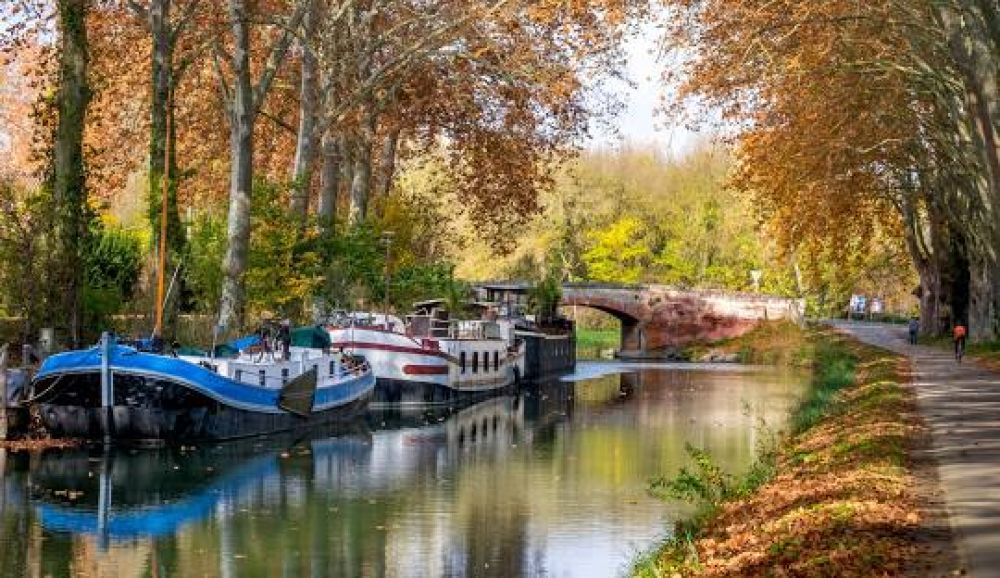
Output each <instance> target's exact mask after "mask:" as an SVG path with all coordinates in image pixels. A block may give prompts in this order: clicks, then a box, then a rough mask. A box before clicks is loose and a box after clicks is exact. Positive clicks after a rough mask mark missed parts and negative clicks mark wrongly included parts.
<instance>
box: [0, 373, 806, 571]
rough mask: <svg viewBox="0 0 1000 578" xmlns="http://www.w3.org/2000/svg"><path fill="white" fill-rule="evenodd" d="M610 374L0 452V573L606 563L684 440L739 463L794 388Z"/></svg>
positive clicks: (664, 520) (645, 537)
mask: <svg viewBox="0 0 1000 578" xmlns="http://www.w3.org/2000/svg"><path fill="white" fill-rule="evenodd" d="M591 369H593V368H592V367H588V366H584V368H583V370H584V371H588V370H591ZM596 373H602V372H593V373H592V374H596ZM603 373H604V374H603V375H601V376H599V377H591V378H588V379H585V380H583V381H576V382H559V383H554V384H548V385H545V386H538V387H535V388H532V389H529V390H526V391H523V392H521V393H520V394H519V395H517V396H508V397H499V398H495V399H491V400H487V401H484V402H482V403H479V404H477V405H474V406H472V407H468V408H465V409H462V410H460V411H439V412H401V411H384V412H380V413H373V414H371V415H370V416H369V419H368V420H367V423H365V424H357V425H356V426H354V427H353V428H352V429H351V430H349V431H336V432H322V433H318V434H314V435H311V436H307V437H289V436H286V437H279V438H271V439H268V440H251V441H244V442H238V443H229V444H223V445H213V446H208V447H199V448H185V449H183V450H181V449H175V448H170V449H157V450H143V451H134V450H133V451H120V450H119V451H111V452H104V451H103V450H100V449H94V450H71V451H55V452H46V453H44V454H41V455H34V456H29V455H26V454H16V455H15V454H6V455H5V454H2V453H0V472H2V478H0V481H2V484H0V530H2V533H0V568H3V569H4V571H5V572H11V573H12V574H15V575H25V576H42V575H52V576H66V575H105V574H107V575H115V576H131V575H184V576H187V575H222V576H234V575H238V576H256V575H260V576H272V575H287V576H302V575H309V576H382V575H387V576H428V575H449V576H518V575H536V574H540V573H545V574H553V575H559V576H561V575H580V576H589V575H608V574H614V573H615V572H616V571H618V570H620V569H621V568H622V567H623V564H625V563H627V561H628V560H629V559H630V558H631V556H632V555H633V554H634V552H635V551H636V550H638V549H641V548H645V547H647V546H648V545H649V544H650V543H651V542H652V541H653V540H654V539H655V538H656V537H657V536H659V535H661V534H662V532H663V531H664V530H665V529H666V528H668V527H669V525H670V520H671V519H672V518H674V517H675V516H676V515H677V514H678V511H677V509H676V507H675V506H671V505H667V504H663V503H661V502H659V501H656V500H654V499H652V498H650V497H649V496H647V495H646V493H645V484H646V480H648V479H649V478H650V477H652V476H655V475H660V474H669V473H671V472H672V471H675V470H676V468H677V467H679V466H680V465H682V464H683V463H685V455H684V444H685V442H691V443H694V444H696V445H700V446H703V447H708V448H709V449H711V450H712V451H713V452H715V453H716V454H717V455H718V456H719V457H720V460H721V461H722V462H723V463H724V464H726V465H727V466H728V467H730V468H738V467H742V466H745V465H746V463H748V460H749V459H750V457H751V456H752V451H753V447H754V436H755V433H754V427H753V426H754V421H755V417H754V415H752V414H753V413H754V412H757V413H759V414H761V415H764V416H768V417H769V418H770V419H771V420H772V421H775V420H776V418H777V416H780V415H782V414H783V413H784V411H785V410H786V408H787V407H788V405H789V404H790V403H792V401H793V400H794V399H795V397H796V395H797V394H798V391H799V383H800V381H801V380H800V379H799V378H798V377H796V376H787V375H779V374H775V373H768V372H734V371H726V372H716V371H709V370H694V371H692V370H687V369H676V368H661V367H656V366H652V367H648V366H643V367H641V368H638V369H637V370H634V371H629V372H627V373H608V372H603ZM748 407H749V408H750V409H751V411H750V412H749V414H748V411H747V408H748Z"/></svg>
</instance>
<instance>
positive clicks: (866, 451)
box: [633, 328, 962, 576]
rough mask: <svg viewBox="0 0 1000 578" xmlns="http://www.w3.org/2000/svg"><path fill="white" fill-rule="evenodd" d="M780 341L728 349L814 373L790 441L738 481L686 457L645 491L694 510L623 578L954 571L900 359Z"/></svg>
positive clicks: (924, 433) (765, 454) (752, 340)
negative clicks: (688, 503) (806, 366)
mask: <svg viewBox="0 0 1000 578" xmlns="http://www.w3.org/2000/svg"><path fill="white" fill-rule="evenodd" d="M771 330H772V331H773V328H772V329H771ZM780 335H783V337H782V338H781V339H774V337H775V335H772V336H764V335H762V334H760V333H759V332H758V333H757V334H756V335H750V336H748V337H747V338H746V339H745V340H743V341H742V343H741V344H737V345H738V346H740V347H745V348H746V349H747V350H748V351H752V352H753V355H756V356H763V357H771V358H773V359H775V360H795V362H796V363H811V364H812V366H813V373H814V379H813V381H812V384H811V385H810V388H809V390H808V393H807V394H806V396H805V398H804V399H803V401H802V403H801V404H800V405H799V406H798V407H797V408H796V409H795V410H793V412H792V416H791V420H790V422H789V424H790V426H789V433H788V435H787V436H784V437H782V438H781V441H780V442H778V443H776V445H774V446H773V447H770V448H768V447H763V448H760V450H759V451H761V455H760V456H759V458H758V463H757V464H756V465H755V466H753V467H751V468H750V469H749V470H748V472H749V473H748V474H747V475H744V476H740V477H734V476H728V475H727V474H725V473H723V470H722V469H721V468H718V467H717V466H715V465H714V463H713V462H712V458H711V456H710V454H706V453H702V452H699V451H698V450H696V449H694V450H691V451H690V453H691V454H692V457H693V458H695V459H694V460H692V461H693V462H694V465H691V466H688V467H687V468H686V469H685V470H682V472H681V474H680V475H678V476H676V477H673V478H669V479H664V480H660V481H659V482H658V483H654V484H653V486H654V490H655V491H659V492H660V493H661V494H663V495H664V496H665V497H667V498H672V499H676V498H679V497H686V498H688V499H691V500H692V501H695V502H697V503H698V511H697V514H696V515H695V516H694V517H693V518H690V519H688V520H685V521H682V522H681V523H678V524H676V525H675V529H674V532H673V533H672V537H671V538H670V539H669V540H668V541H667V542H666V543H664V544H663V545H661V546H660V547H659V548H657V549H656V550H654V551H652V552H650V553H648V554H646V555H645V556H644V557H642V559H640V560H639V561H638V562H637V563H636V565H635V566H634V568H633V574H635V575H637V576H723V575H724V576H748V575H799V576H802V575H806V576H813V575H824V576H826V575H829V576H872V575H895V576H898V575H920V576H925V575H947V574H950V573H951V572H952V571H957V572H961V571H962V568H961V564H960V563H959V561H958V559H957V555H956V553H955V549H954V546H953V542H952V535H951V530H950V526H949V523H948V519H947V515H946V513H945V508H944V505H943V501H942V498H941V492H940V484H939V482H938V480H937V478H936V468H935V465H934V463H933V461H932V460H931V458H930V453H929V448H930V437H929V434H928V430H927V427H926V426H925V424H924V423H923V421H922V420H921V418H920V416H919V413H918V411H917V405H916V399H915V396H914V394H913V391H912V388H910V387H908V385H907V384H908V380H909V376H908V372H909V364H908V363H907V360H906V359H905V358H904V357H902V356H899V355H896V354H894V353H891V352H888V351H886V350H884V349H878V348H875V347H871V346H867V345H863V344H861V343H859V342H857V341H854V340H852V339H849V338H847V337H845V336H843V335H841V334H837V333H835V332H833V331H832V330H829V329H810V330H806V331H804V332H803V333H802V334H801V336H800V338H794V337H793V336H792V335H791V334H790V333H789V331H788V330H787V328H786V329H785V330H782V331H781V332H780ZM769 342H770V345H767V344H768V343H769Z"/></svg>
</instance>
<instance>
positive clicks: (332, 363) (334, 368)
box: [330, 359, 337, 375]
mask: <svg viewBox="0 0 1000 578" xmlns="http://www.w3.org/2000/svg"><path fill="white" fill-rule="evenodd" d="M330 375H337V362H336V360H333V359H331V360H330Z"/></svg>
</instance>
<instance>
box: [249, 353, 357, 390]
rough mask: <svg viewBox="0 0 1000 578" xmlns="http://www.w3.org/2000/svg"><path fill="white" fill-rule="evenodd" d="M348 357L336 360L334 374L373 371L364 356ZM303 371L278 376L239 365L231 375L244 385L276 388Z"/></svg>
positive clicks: (341, 374)
mask: <svg viewBox="0 0 1000 578" xmlns="http://www.w3.org/2000/svg"><path fill="white" fill-rule="evenodd" d="M346 359H349V357H348V356H345V357H344V359H341V360H338V361H336V362H335V363H336V365H335V366H334V370H333V372H332V374H333V375H334V376H335V377H336V378H346V377H356V376H359V375H364V374H365V373H366V372H369V371H371V366H370V365H369V363H368V360H366V359H364V358H363V357H360V356H355V357H353V361H352V362H350V363H345V360H346ZM306 367H308V364H306ZM313 367H318V365H314V366H313ZM305 371H308V369H306V370H305ZM302 373H304V371H300V372H299V373H297V374H295V375H292V374H291V372H290V371H289V372H288V373H287V374H285V375H280V376H277V375H268V374H267V370H266V369H257V370H256V373H255V372H254V370H245V369H244V368H242V367H238V368H233V370H232V374H231V375H230V377H231V378H232V379H233V380H234V381H238V382H239V383H242V384H243V385H256V386H258V387H264V388H267V389H276V388H280V387H282V386H284V385H285V384H286V383H288V382H289V381H291V380H292V379H295V378H296V377H298V376H299V375H301V374H302Z"/></svg>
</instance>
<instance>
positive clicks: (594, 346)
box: [576, 328, 621, 359]
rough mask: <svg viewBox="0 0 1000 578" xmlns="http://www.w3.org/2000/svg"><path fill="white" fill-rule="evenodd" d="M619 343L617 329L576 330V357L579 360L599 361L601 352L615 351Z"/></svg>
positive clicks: (619, 333)
mask: <svg viewBox="0 0 1000 578" xmlns="http://www.w3.org/2000/svg"><path fill="white" fill-rule="evenodd" d="M620 342H621V330H619V329H582V328H578V329H577V330H576V356H577V358H579V359H600V357H601V351H605V350H608V349H613V350H617V349H618V347H619V345H620Z"/></svg>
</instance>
